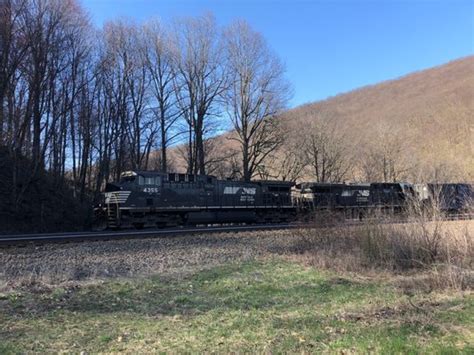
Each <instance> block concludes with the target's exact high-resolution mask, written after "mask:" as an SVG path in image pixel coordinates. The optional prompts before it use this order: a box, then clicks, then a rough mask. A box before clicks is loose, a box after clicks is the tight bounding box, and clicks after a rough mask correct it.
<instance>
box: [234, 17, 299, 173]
mask: <svg viewBox="0 0 474 355" xmlns="http://www.w3.org/2000/svg"><path fill="white" fill-rule="evenodd" d="M225 39H226V53H227V58H226V59H227V60H226V63H227V65H228V72H229V75H230V78H231V79H230V85H229V89H228V90H226V92H225V102H226V106H227V111H228V113H229V117H230V120H231V122H232V125H233V128H234V130H235V131H236V133H237V136H236V137H235V138H232V139H236V140H237V141H238V142H239V144H240V146H241V152H242V168H243V179H244V180H245V181H250V179H251V178H252V176H253V175H254V174H255V173H256V169H257V167H258V166H259V165H260V164H261V163H262V162H263V160H264V159H265V158H266V157H267V156H268V155H269V154H270V153H271V152H272V151H274V150H275V149H276V148H277V147H278V146H279V145H280V144H281V142H282V136H281V132H280V131H279V121H278V117H277V114H278V112H280V111H281V110H282V109H283V108H284V107H285V105H286V103H287V100H288V98H289V93H290V90H289V85H288V82H287V81H286V80H285V78H284V72H285V69H284V66H283V64H282V63H281V61H280V60H279V58H278V57H277V56H276V55H275V54H274V53H273V52H272V51H271V50H270V48H269V47H268V45H267V43H266V42H265V39H264V38H263V37H262V35H261V34H259V33H258V32H255V31H254V30H252V29H251V28H250V26H249V25H248V24H247V23H246V22H243V21H237V22H235V23H233V24H232V25H231V26H230V27H229V28H227V30H226V31H225Z"/></svg>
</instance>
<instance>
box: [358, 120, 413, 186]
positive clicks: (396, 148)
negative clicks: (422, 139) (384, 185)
mask: <svg viewBox="0 0 474 355" xmlns="http://www.w3.org/2000/svg"><path fill="white" fill-rule="evenodd" d="M402 136H403V135H402V134H400V132H399V131H398V130H397V129H396V128H395V127H387V126H380V127H378V129H377V135H376V136H375V137H374V139H373V140H372V142H371V146H369V148H368V151H367V152H366V153H365V154H364V156H363V161H362V170H363V172H364V175H365V178H366V179H367V180H368V181H384V182H396V181H400V180H402V179H404V178H405V177H406V174H407V173H408V172H409V171H410V170H411V166H410V164H409V163H408V162H407V161H406V159H405V142H404V140H403V139H402Z"/></svg>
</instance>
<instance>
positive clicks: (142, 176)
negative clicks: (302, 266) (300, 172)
mask: <svg viewBox="0 0 474 355" xmlns="http://www.w3.org/2000/svg"><path fill="white" fill-rule="evenodd" d="M293 185H294V184H293V183H291V182H283V181H253V182H242V181H230V180H218V179H217V178H216V177H214V176H210V175H192V174H175V173H170V174H164V173H158V172H149V171H128V172H125V173H123V174H122V175H121V178H120V181H119V182H118V183H109V184H107V185H106V188H105V193H104V199H103V201H102V203H101V204H100V205H99V206H98V207H97V208H96V209H95V212H96V217H97V220H98V221H101V223H100V224H101V225H102V226H103V227H108V228H127V227H135V228H143V227H149V226H155V227H156V226H158V227H166V226H176V225H185V224H212V223H233V222H235V223H268V222H272V223H276V222H285V221H289V220H293V219H294V218H295V216H296V206H294V205H293V203H292V200H291V187H292V186H293Z"/></svg>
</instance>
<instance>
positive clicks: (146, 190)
mask: <svg viewBox="0 0 474 355" xmlns="http://www.w3.org/2000/svg"><path fill="white" fill-rule="evenodd" d="M143 192H148V193H150V194H153V193H155V194H156V193H158V192H160V189H159V188H158V187H145V188H143Z"/></svg>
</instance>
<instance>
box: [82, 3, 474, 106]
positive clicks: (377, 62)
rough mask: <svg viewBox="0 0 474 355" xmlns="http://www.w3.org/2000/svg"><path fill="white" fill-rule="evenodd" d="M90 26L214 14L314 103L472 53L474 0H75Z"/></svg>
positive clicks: (299, 96) (297, 96)
mask: <svg viewBox="0 0 474 355" xmlns="http://www.w3.org/2000/svg"><path fill="white" fill-rule="evenodd" d="M81 1H82V4H83V5H84V7H85V9H86V10H87V11H88V12H89V13H90V15H91V18H92V20H93V22H94V23H95V24H96V25H97V26H98V27H101V26H102V24H103V23H104V22H106V21H108V20H111V19H114V18H117V17H130V18H132V19H135V20H136V21H143V20H146V19H147V18H150V17H158V18H161V19H162V20H164V21H169V20H171V19H172V18H173V17H179V16H190V15H191V16H193V15H199V14H203V13H205V12H209V11H210V12H212V13H214V15H215V17H216V19H217V21H218V22H219V23H220V24H222V25H226V24H228V23H230V22H231V21H232V20H233V19H236V18H242V19H245V20H247V21H248V22H249V23H250V24H251V25H252V26H253V27H254V28H255V29H256V30H258V31H260V32H261V33H263V35H264V36H265V37H266V38H267V40H268V42H269V44H270V46H271V47H272V48H273V49H274V50H275V51H276V52H277V53H278V55H279V56H280V57H281V58H282V59H283V60H284V62H285V63H286V66H287V76H288V79H289V80H290V81H291V83H292V84H293V88H294V97H293V99H292V100H291V102H290V106H297V105H299V104H302V103H305V102H311V101H316V100H320V99H324V98H326V97H329V96H333V95H336V94H339V93H343V92H346V91H350V90H352V89H355V88H358V87H361V86H364V85H367V84H375V83H377V82H380V81H383V80H387V79H394V78H397V77H400V76H402V75H404V74H407V73H410V72H413V71H416V70H420V69H424V68H429V67H432V66H435V65H439V64H443V63H446V62H448V61H450V60H453V59H457V58H460V57H464V56H467V55H472V54H474V0H437V1H428V0H412V1H409V0H404V1H402V0H398V1H394V0H378V1H376V0H333V1H329V0H319V1H315V0H293V1H291V0H254V1H251V0H239V1H238V0H200V1H198V0H81Z"/></svg>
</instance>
